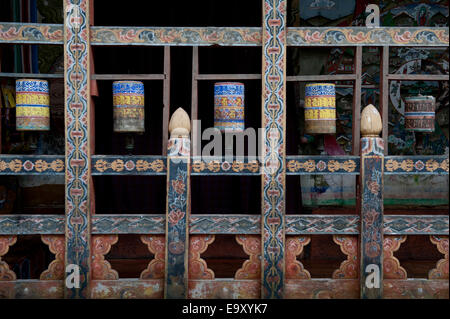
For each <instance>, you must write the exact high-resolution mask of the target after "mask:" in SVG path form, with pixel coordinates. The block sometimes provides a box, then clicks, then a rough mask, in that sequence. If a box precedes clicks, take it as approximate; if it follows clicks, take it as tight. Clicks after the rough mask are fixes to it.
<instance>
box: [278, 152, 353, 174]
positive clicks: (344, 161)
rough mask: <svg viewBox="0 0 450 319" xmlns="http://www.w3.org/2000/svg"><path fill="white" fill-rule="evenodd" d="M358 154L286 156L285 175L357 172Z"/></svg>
mask: <svg viewBox="0 0 450 319" xmlns="http://www.w3.org/2000/svg"><path fill="white" fill-rule="evenodd" d="M359 162H360V160H359V157H358V156H342V157H337V156H336V157H334V156H326V157H325V156H323V157H316V156H286V174H287V175H309V174H330V173H337V174H352V175H357V174H359V166H360V163H359Z"/></svg>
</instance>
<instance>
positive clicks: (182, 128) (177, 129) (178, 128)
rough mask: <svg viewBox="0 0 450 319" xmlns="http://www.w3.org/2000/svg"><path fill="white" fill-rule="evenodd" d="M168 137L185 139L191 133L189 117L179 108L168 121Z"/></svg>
mask: <svg viewBox="0 0 450 319" xmlns="http://www.w3.org/2000/svg"><path fill="white" fill-rule="evenodd" d="M169 132H170V137H187V138H189V133H190V132H191V120H190V119H189V115H188V114H187V113H186V111H185V110H183V109H182V108H181V107H179V108H178V109H177V110H176V111H175V112H174V113H173V114H172V117H171V118H170V121H169Z"/></svg>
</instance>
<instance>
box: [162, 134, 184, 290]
mask: <svg viewBox="0 0 450 319" xmlns="http://www.w3.org/2000/svg"><path fill="white" fill-rule="evenodd" d="M189 144H190V141H189V137H187V138H183V137H173V138H172V137H171V138H170V140H169V143H168V145H169V146H168V150H167V201H166V205H167V206H166V223H165V225H166V248H165V274H164V298H167V299H184V298H187V296H188V283H187V280H188V255H189V249H188V247H189V213H190V207H189V206H190V205H189V204H190V167H189V166H190V163H189V162H190V157H189V152H190V146H189Z"/></svg>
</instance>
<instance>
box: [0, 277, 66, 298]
mask: <svg viewBox="0 0 450 319" xmlns="http://www.w3.org/2000/svg"><path fill="white" fill-rule="evenodd" d="M0 292H1V297H2V298H5V299H61V298H64V281H63V280H34V279H32V280H14V281H0Z"/></svg>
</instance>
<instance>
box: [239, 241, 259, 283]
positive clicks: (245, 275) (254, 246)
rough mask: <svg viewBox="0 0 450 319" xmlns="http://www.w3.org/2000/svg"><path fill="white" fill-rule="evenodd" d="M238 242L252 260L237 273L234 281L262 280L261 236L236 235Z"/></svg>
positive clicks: (247, 261) (246, 262) (244, 264)
mask: <svg viewBox="0 0 450 319" xmlns="http://www.w3.org/2000/svg"><path fill="white" fill-rule="evenodd" d="M236 241H237V242H238V243H239V244H240V245H241V246H242V248H243V249H244V252H245V253H246V254H247V255H249V256H250V258H249V259H248V260H246V261H244V263H243V264H242V267H241V268H240V269H238V271H236V274H235V275H234V279H259V280H260V279H261V236H259V235H236Z"/></svg>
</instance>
